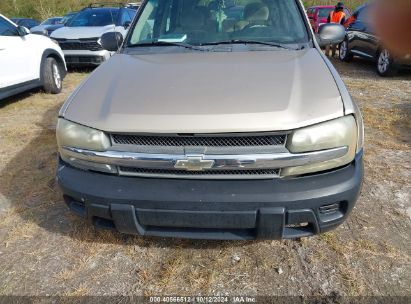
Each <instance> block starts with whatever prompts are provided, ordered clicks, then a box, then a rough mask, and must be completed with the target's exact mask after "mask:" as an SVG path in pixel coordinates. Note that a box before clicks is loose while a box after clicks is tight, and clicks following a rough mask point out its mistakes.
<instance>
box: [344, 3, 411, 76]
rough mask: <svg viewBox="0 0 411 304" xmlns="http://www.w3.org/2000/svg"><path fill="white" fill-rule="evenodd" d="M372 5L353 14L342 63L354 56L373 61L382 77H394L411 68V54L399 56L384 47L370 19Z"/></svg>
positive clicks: (345, 41)
mask: <svg viewBox="0 0 411 304" xmlns="http://www.w3.org/2000/svg"><path fill="white" fill-rule="evenodd" d="M370 9H371V5H370V4H364V5H362V6H360V7H359V8H358V9H357V10H355V12H354V13H353V17H354V18H355V19H354V21H353V22H352V23H351V24H350V25H349V26H348V28H347V34H346V38H345V40H344V41H343V42H342V43H341V44H340V48H339V49H340V52H339V57H340V60H341V61H345V62H350V61H351V60H352V59H353V57H354V56H359V57H362V58H365V59H370V60H373V61H374V62H375V64H376V68H377V73H378V74H379V75H380V76H383V77H384V76H392V75H393V74H395V73H396V72H397V71H398V70H399V69H410V68H411V54H408V55H402V56H397V55H396V54H394V53H393V52H392V51H391V50H389V49H388V48H386V47H385V46H384V42H383V41H381V39H380V38H379V37H378V36H377V35H376V34H375V32H374V30H373V27H372V24H371V23H370V19H369V12H370Z"/></svg>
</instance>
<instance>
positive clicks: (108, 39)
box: [100, 32, 124, 52]
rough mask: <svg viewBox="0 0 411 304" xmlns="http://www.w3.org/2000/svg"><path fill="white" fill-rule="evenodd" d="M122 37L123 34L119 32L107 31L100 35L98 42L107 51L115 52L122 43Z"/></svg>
mask: <svg viewBox="0 0 411 304" xmlns="http://www.w3.org/2000/svg"><path fill="white" fill-rule="evenodd" d="M123 39H124V38H123V35H122V34H121V33H120V32H108V33H105V34H103V35H102V36H101V38H100V44H101V46H102V47H103V49H105V50H107V51H110V52H117V50H118V49H119V48H120V46H121V45H122V44H123Z"/></svg>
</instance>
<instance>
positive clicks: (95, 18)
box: [50, 4, 137, 66]
mask: <svg viewBox="0 0 411 304" xmlns="http://www.w3.org/2000/svg"><path fill="white" fill-rule="evenodd" d="M136 12H137V11H136V10H135V9H133V8H130V6H128V5H126V6H123V5H119V6H117V7H111V6H107V7H106V6H104V5H102V4H95V5H90V6H88V7H86V8H84V9H82V10H81V11H80V12H78V13H77V15H76V16H75V17H73V19H71V20H70V22H68V23H67V24H66V26H65V27H62V28H60V29H58V30H56V31H54V32H53V33H52V34H51V35H50V37H51V38H52V39H54V40H56V41H57V42H58V43H59V45H60V47H61V49H62V50H63V52H64V55H65V58H66V61H67V65H69V66H95V65H99V64H101V63H103V62H104V61H106V60H108V59H109V58H110V57H111V55H113V54H114V53H113V52H108V51H107V50H104V49H103V48H102V47H101V45H100V43H99V40H100V37H101V36H102V35H103V34H104V33H107V32H120V33H121V34H122V35H123V37H125V36H126V34H127V31H128V27H129V26H130V24H131V22H132V20H133V18H134V16H135V14H136Z"/></svg>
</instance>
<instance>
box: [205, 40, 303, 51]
mask: <svg viewBox="0 0 411 304" xmlns="http://www.w3.org/2000/svg"><path fill="white" fill-rule="evenodd" d="M220 44H260V45H267V46H272V47H277V48H280V49H285V50H291V51H296V50H297V49H295V48H291V47H288V46H285V45H283V44H280V43H275V42H265V41H258V40H242V39H232V40H227V41H217V42H209V43H203V44H201V45H220Z"/></svg>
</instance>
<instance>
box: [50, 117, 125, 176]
mask: <svg viewBox="0 0 411 304" xmlns="http://www.w3.org/2000/svg"><path fill="white" fill-rule="evenodd" d="M57 144H58V146H59V150H60V156H61V158H62V159H63V160H64V161H65V162H66V163H69V164H71V165H72V166H74V167H77V168H80V169H85V170H93V171H100V172H107V173H117V168H116V167H115V166H111V165H106V164H100V163H95V162H92V161H88V160H84V159H81V158H78V157H77V156H76V155H75V154H74V155H73V153H71V152H70V151H68V150H65V149H64V147H71V148H80V149H86V150H93V151H106V150H107V149H108V148H109V147H110V139H109V137H108V136H107V135H106V134H105V133H104V132H102V131H99V130H95V129H92V128H89V127H85V126H82V125H79V124H76V123H73V122H71V121H68V120H65V119H62V118H60V119H59V120H58V122H57Z"/></svg>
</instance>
